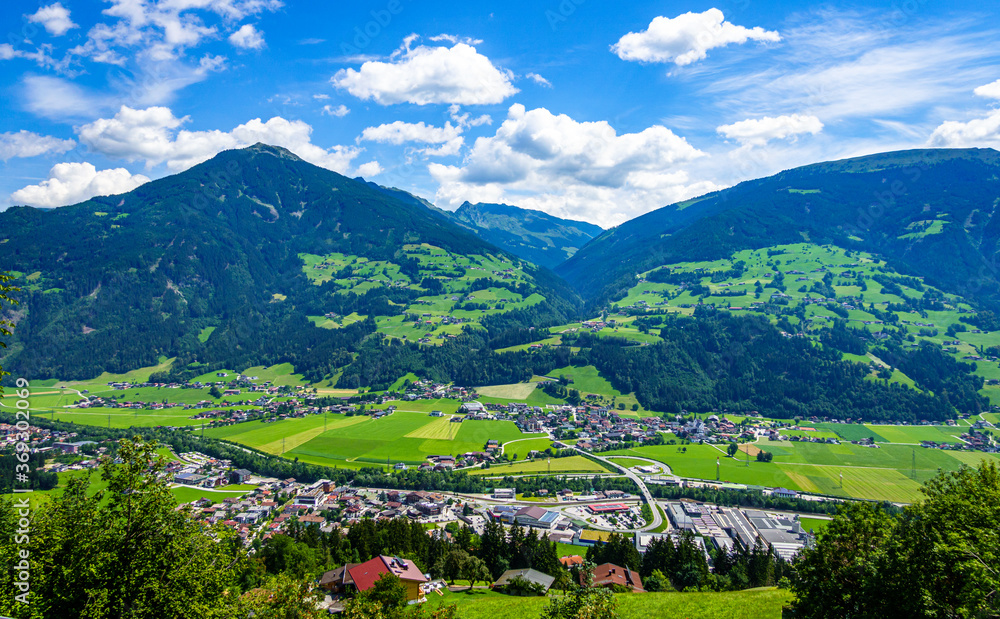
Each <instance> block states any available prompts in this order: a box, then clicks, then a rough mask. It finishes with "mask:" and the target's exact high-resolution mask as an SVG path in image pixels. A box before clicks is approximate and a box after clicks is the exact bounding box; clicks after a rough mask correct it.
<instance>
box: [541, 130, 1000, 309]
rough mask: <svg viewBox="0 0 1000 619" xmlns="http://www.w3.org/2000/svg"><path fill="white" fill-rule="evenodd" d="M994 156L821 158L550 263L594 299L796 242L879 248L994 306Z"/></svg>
mask: <svg viewBox="0 0 1000 619" xmlns="http://www.w3.org/2000/svg"><path fill="white" fill-rule="evenodd" d="M998 207H1000V153H998V152H997V151H995V150H992V149H951V150H946V149H934V150H911V151H902V152H893V153H884V154H879V155H871V156H867V157H859V158H855V159H847V160H843V161H834V162H829V163H819V164H815V165H809V166H805V167H801V168H796V169H793V170H788V171H785V172H781V173H780V174H776V175H774V176H770V177H767V178H762V179H758V180H752V181H746V182H743V183H740V184H739V185H736V186H735V187H732V188H730V189H726V190H723V191H718V192H715V193H710V194H707V195H704V196H701V197H699V198H695V199H692V200H687V201H685V202H681V203H678V204H673V205H670V206H667V207H664V208H661V209H658V210H656V211H653V212H651V213H647V214H645V215H642V216H641V217H637V218H635V219H633V220H631V221H628V222H625V223H624V224H622V225H620V226H618V227H616V228H614V229H612V230H608V231H607V232H605V233H603V234H601V235H600V236H599V237H597V238H596V239H594V240H593V241H591V242H590V243H588V244H587V245H586V246H585V247H584V248H582V249H581V250H580V251H578V252H576V253H575V254H574V255H573V256H572V257H570V258H569V259H568V260H566V262H564V263H563V264H561V265H559V266H558V267H556V273H558V274H559V275H561V276H562V277H563V278H565V279H566V280H567V281H569V282H570V283H571V284H572V285H573V286H574V287H575V288H576V289H577V291H578V292H580V293H581V294H582V295H583V296H584V297H585V298H587V299H590V300H591V301H592V302H593V303H594V304H595V305H599V304H600V303H601V302H603V301H606V300H609V299H614V298H619V297H620V296H622V295H623V294H624V292H625V291H626V290H627V289H628V288H630V287H631V286H632V285H633V284H634V282H635V277H636V274H637V273H640V272H644V271H647V270H649V269H651V268H653V267H655V266H657V265H660V264H669V263H673V262H683V261H692V260H714V259H718V258H724V257H727V256H729V255H731V254H732V253H733V252H734V251H736V250H740V249H757V248H761V247H767V246H771V245H778V244H782V243H793V242H801V241H803V240H805V241H809V242H812V243H817V244H824V243H831V244H834V245H838V246H841V247H844V248H847V249H859V250H864V251H867V252H872V253H876V254H880V255H882V256H883V257H885V258H886V259H887V260H888V261H889V263H890V265H892V266H893V268H895V269H896V270H898V271H901V272H904V273H908V274H911V275H919V276H924V277H926V278H927V280H928V282H929V283H931V284H933V285H934V286H936V287H938V288H940V289H942V290H945V291H947V292H952V293H956V294H961V295H964V296H966V297H969V298H970V300H973V301H978V302H980V303H984V304H986V305H988V306H990V307H992V308H997V307H998V306H1000V283H998V272H997V269H998V266H1000V212H998Z"/></svg>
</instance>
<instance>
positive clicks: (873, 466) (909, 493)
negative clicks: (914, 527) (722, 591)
mask: <svg viewBox="0 0 1000 619" xmlns="http://www.w3.org/2000/svg"><path fill="white" fill-rule="evenodd" d="M848 427H849V426H848ZM757 446H758V447H759V448H761V449H763V450H765V451H768V452H771V453H773V454H774V461H773V462H770V463H762V462H757V461H756V460H755V459H753V458H751V459H750V461H749V462H747V461H746V459H745V455H744V456H742V457H743V459H740V460H736V459H733V458H729V457H727V456H726V455H725V453H724V452H723V451H721V450H719V449H716V448H715V447H713V446H710V445H686V446H684V447H679V446H676V445H660V446H651V447H636V448H634V449H630V450H620V451H614V452H609V453H610V454H620V455H634V456H643V457H647V458H652V459H654V460H657V461H659V462H663V463H664V464H667V465H668V466H670V468H671V470H672V471H673V473H675V474H677V475H680V476H682V477H688V478H694V479H705V480H712V481H714V480H715V479H716V458H718V459H719V468H720V478H719V480H720V481H723V482H731V483H739V484H747V485H752V486H766V487H784V488H789V489H792V490H799V491H804V492H813V493H818V494H826V495H833V496H847V497H855V498H862V499H872V500H886V501H894V502H902V503H909V502H913V501H916V500H919V498H920V497H921V494H920V492H919V488H920V485H921V484H922V483H923V482H925V481H927V480H928V479H930V478H932V477H933V476H935V475H936V474H937V473H938V471H939V470H943V471H952V470H956V469H958V468H959V467H960V466H962V465H963V464H970V465H974V464H976V463H978V462H979V461H982V460H992V461H996V462H1000V457H997V456H996V455H994V454H985V453H981V452H957V451H944V450H939V449H925V448H922V447H911V446H907V445H895V444H883V445H882V446H881V447H879V448H872V447H861V446H858V445H851V444H847V443H841V444H839V445H831V444H826V443H806V442H790V441H765V440H762V441H759V442H758V443H757ZM841 474H843V486H842V487H841V479H840V475H841Z"/></svg>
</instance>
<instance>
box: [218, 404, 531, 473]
mask: <svg viewBox="0 0 1000 619" xmlns="http://www.w3.org/2000/svg"><path fill="white" fill-rule="evenodd" d="M452 402H453V401H452ZM406 404H410V403H406ZM324 424H325V425H324ZM205 435H206V436H212V437H213V438H222V439H226V440H229V441H233V442H235V443H241V444H244V445H247V446H250V447H254V448H256V449H260V450H262V451H265V452H268V453H273V454H275V455H283V456H284V457H286V458H299V459H301V460H305V461H307V462H313V463H316V464H323V465H328V466H353V467H361V466H371V465H384V464H386V463H388V462H405V463H409V464H420V463H422V462H424V461H425V460H426V458H427V456H428V455H459V454H462V453H465V452H469V451H483V450H484V449H485V446H486V442H487V441H488V440H491V439H495V440H497V441H500V442H501V443H506V442H508V441H513V440H518V439H522V438H538V437H541V436H542V435H540V434H522V433H521V432H520V431H519V430H518V429H517V427H516V426H515V425H514V424H513V422H510V421H489V420H483V421H480V420H467V421H464V422H463V423H451V422H450V421H449V420H448V417H431V416H430V415H428V414H426V413H419V412H403V411H396V412H395V413H393V414H392V415H389V416H387V417H383V418H382V419H372V418H371V417H366V416H362V415H356V416H353V417H344V416H341V415H328V416H327V419H326V420H324V418H323V416H321V415H309V416H307V417H302V418H298V419H288V420H284V421H278V422H272V423H263V422H260V421H252V422H247V423H242V424H237V425H233V426H225V427H220V428H211V429H209V430H206V431H205ZM517 444H520V443H517Z"/></svg>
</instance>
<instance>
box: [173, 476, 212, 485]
mask: <svg viewBox="0 0 1000 619" xmlns="http://www.w3.org/2000/svg"><path fill="white" fill-rule="evenodd" d="M205 479H206V477H205V476H204V475H198V474H197V473H181V474H179V475H175V476H174V482H175V483H178V484H184V485H186V486H197V485H199V484H201V482H203V481H205Z"/></svg>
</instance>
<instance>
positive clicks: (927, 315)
mask: <svg viewBox="0 0 1000 619" xmlns="http://www.w3.org/2000/svg"><path fill="white" fill-rule="evenodd" d="M924 223H925V224H927V225H926V226H918V228H919V229H916V230H915V232H913V233H910V234H916V235H925V234H933V233H934V231H935V230H936V229H937V228H938V227H940V226H941V225H943V223H942V222H941V221H937V220H934V221H930V222H924ZM778 271H781V273H782V275H783V281H782V282H780V283H781V284H783V286H784V288H785V290H784V292H783V293H781V292H780V291H779V290H778V289H777V288H776V287H774V286H772V284H775V279H776V277H777V275H776V274H777V272H778ZM831 275H832V279H831ZM824 277H826V278H827V282H824ZM874 277H880V278H884V277H888V278H889V279H891V280H892V281H891V282H887V283H888V284H889V285H885V284H884V283H880V282H879V281H876V280H875V279H874ZM883 281H884V280H883ZM667 282H670V283H667ZM682 282H683V283H682ZM827 284H829V285H827ZM692 286H694V289H692ZM758 286H759V287H758ZM830 293H833V294H832V295H831V294H830ZM782 294H783V295H784V296H781V295H782ZM902 295H905V296H906V297H909V298H911V299H922V298H925V297H926V296H927V295H933V296H934V297H936V298H939V299H941V300H942V307H941V309H937V310H922V311H920V312H916V311H908V310H898V309H897V310H894V311H893V312H892V313H894V314H895V315H896V316H897V318H898V321H899V323H898V324H899V325H900V326H902V327H903V328H904V329H905V330H906V331H907V332H908V335H912V336H913V338H914V342H915V343H919V342H921V341H928V342H933V343H935V344H938V345H942V346H945V349H946V350H947V351H948V352H950V353H951V354H952V356H954V357H955V358H956V359H958V360H964V359H963V358H964V357H966V356H982V355H981V350H982V349H983V348H988V347H990V346H997V345H1000V333H997V332H994V333H974V332H973V331H974V330H975V327H973V326H971V325H966V324H965V323H962V322H961V321H960V320H959V318H960V317H963V315H968V314H971V313H972V312H973V311H974V310H973V308H972V307H971V306H970V305H969V304H968V303H966V302H965V301H964V299H962V298H961V297H958V296H955V295H951V294H946V293H943V292H941V291H939V290H936V289H934V288H932V287H930V286H928V285H925V284H922V283H920V282H918V281H916V280H912V279H909V280H908V279H906V278H905V277H901V276H900V275H899V274H897V273H895V272H894V271H892V269H890V268H889V267H888V266H887V265H886V263H885V262H884V261H882V260H880V259H879V258H878V257H876V256H873V255H871V254H867V253H864V252H850V251H847V250H843V249H840V248H837V247H833V246H818V245H813V244H808V243H806V244H792V245H780V246H775V247H766V248H762V249H757V250H744V251H739V252H736V253H735V254H733V255H732V256H731V257H730V258H729V259H724V260H714V261H707V262H680V263H675V264H667V265H663V266H661V267H657V268H656V269H653V270H651V271H647V272H645V273H642V274H640V275H639V278H638V280H637V282H636V284H635V285H634V286H633V287H632V288H631V289H630V290H629V291H628V294H627V295H626V296H625V297H624V298H623V299H621V300H619V301H616V302H615V303H614V304H613V305H612V311H614V309H616V308H626V307H627V308H630V309H631V310H635V309H647V310H660V311H667V312H674V313H684V314H690V313H691V312H692V311H693V307H694V306H695V305H697V304H698V303H699V302H700V303H705V304H711V305H714V306H716V307H721V308H728V309H729V311H731V312H733V313H737V314H741V313H742V314H748V313H758V314H763V312H764V309H763V307H762V306H763V304H764V303H765V302H772V303H777V304H778V305H781V306H784V307H786V308H789V309H791V308H796V307H800V306H801V307H803V308H804V312H805V319H806V321H807V323H808V325H807V327H806V330H807V332H809V333H810V334H812V335H813V336H816V337H818V335H819V334H820V333H821V331H822V330H823V329H825V328H828V327H829V326H830V325H832V323H833V321H834V320H835V319H839V318H846V319H847V320H848V324H849V326H850V327H853V328H856V329H862V328H867V329H868V330H869V331H871V332H873V333H877V332H878V331H881V330H882V321H881V320H880V318H879V317H877V316H876V315H875V314H874V313H873V312H872V311H871V307H872V306H874V308H875V309H877V310H880V311H883V312H884V311H887V310H888V304H890V303H893V304H897V305H902V304H904V303H905V300H904V298H903V296H902ZM810 298H811V299H818V298H823V299H830V298H836V300H837V307H836V308H833V309H831V307H830V306H829V305H828V304H827V303H807V302H806V300H807V299H810ZM843 303H847V304H849V305H852V306H853V309H851V308H844V307H843V306H842V304H843ZM834 310H836V311H834ZM838 314H840V315H839V316H838ZM768 315H769V316H770V317H771V320H772V322H776V320H777V317H776V316H775V315H774V314H768ZM610 318H612V316H609V319H610ZM614 318H616V319H619V320H620V322H622V323H623V324H622V325H621V326H620V327H619V332H620V333H618V334H613V333H608V334H609V335H620V336H625V337H633V334H631V333H629V331H628V327H627V322H626V321H627V320H629V319H627V318H624V317H618V316H614ZM632 320H634V318H633V319H632ZM792 322H793V323H797V319H796V318H794V317H792ZM952 325H956V326H957V327H958V328H959V329H962V328H966V329H967V330H966V331H959V332H957V333H956V334H954V335H948V333H947V331H948V328H949V327H950V326H952ZM608 331H610V330H609V329H605V330H603V331H602V332H601V333H602V334H604V333H605V332H608ZM553 332H554V333H555V332H558V330H556V329H554V330H553ZM638 335H640V336H645V337H653V336H655V335H656V330H655V329H653V330H651V331H650V333H649V334H641V333H639V334H638ZM636 341H642V339H636ZM956 341H957V342H958V343H957V344H955V343H954V342H956ZM945 342H949V344H947V345H945ZM845 358H847V359H849V360H851V361H856V362H859V363H865V364H871V363H875V364H876V365H878V364H881V361H880V360H877V359H872V358H866V357H865V356H859V355H845ZM976 364H977V369H976V373H977V374H979V375H980V376H982V377H983V378H987V379H1000V365H998V363H997V361H989V360H980V361H977V362H976ZM890 380H891V381H893V382H898V383H901V384H905V385H912V384H913V382H912V380H911V379H910V378H909V377H907V376H906V375H905V374H903V373H901V372H899V371H898V370H895V371H894V373H893V377H892V378H891V379H890ZM988 393H993V394H994V396H997V395H1000V392H998V389H997V388H994V389H989V390H984V394H988ZM994 403H996V404H1000V397H997V398H996V401H995V402H994Z"/></svg>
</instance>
